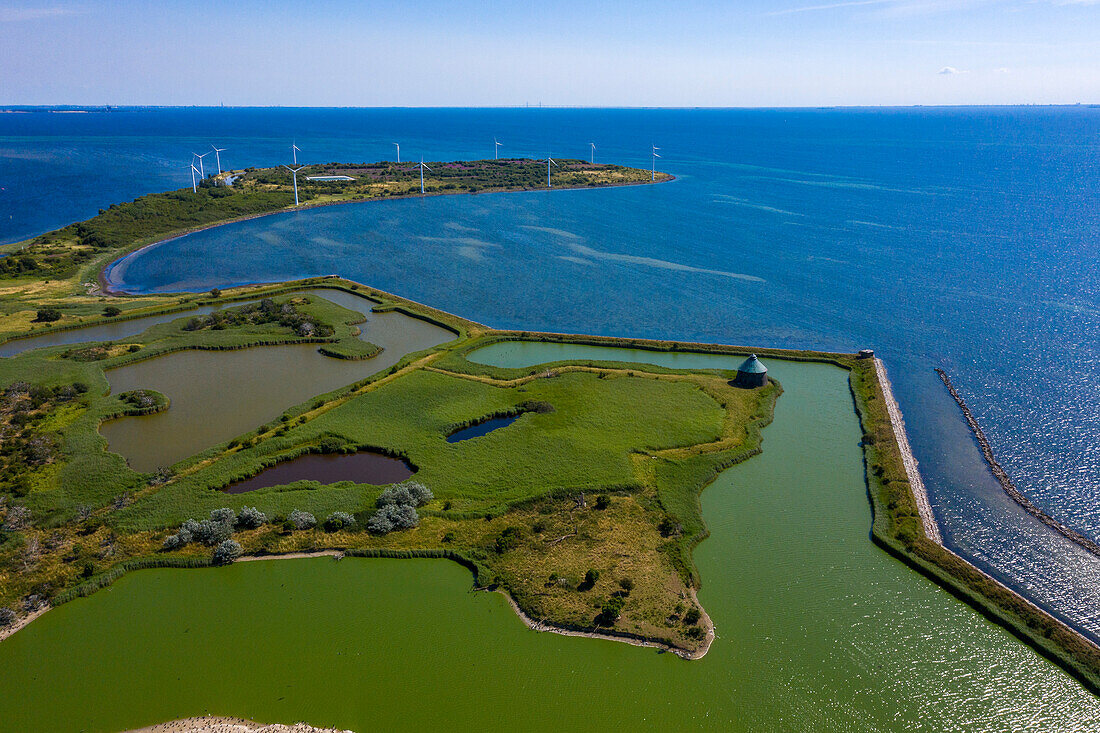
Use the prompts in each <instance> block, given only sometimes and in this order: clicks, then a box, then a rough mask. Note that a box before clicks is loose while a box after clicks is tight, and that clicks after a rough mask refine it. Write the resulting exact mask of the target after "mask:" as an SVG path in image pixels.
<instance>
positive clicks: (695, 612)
mask: <svg viewBox="0 0 1100 733" xmlns="http://www.w3.org/2000/svg"><path fill="white" fill-rule="evenodd" d="M699 617H700V613H699V609H698V608H689V609H688V610H687V613H685V614H684V623H685V624H687V625H688V626H694V625H695V624H697V623H699Z"/></svg>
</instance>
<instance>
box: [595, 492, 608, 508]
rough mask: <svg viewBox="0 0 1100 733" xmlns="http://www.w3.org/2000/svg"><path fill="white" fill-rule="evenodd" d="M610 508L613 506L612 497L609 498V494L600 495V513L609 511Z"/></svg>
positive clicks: (598, 497)
mask: <svg viewBox="0 0 1100 733" xmlns="http://www.w3.org/2000/svg"><path fill="white" fill-rule="evenodd" d="M609 506H611V497H610V496H608V495H607V494H600V495H599V496H597V497H596V508H597V509H599V510H600V511H603V510H604V509H607V508H608V507H609Z"/></svg>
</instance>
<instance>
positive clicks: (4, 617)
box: [0, 607, 16, 628]
mask: <svg viewBox="0 0 1100 733" xmlns="http://www.w3.org/2000/svg"><path fill="white" fill-rule="evenodd" d="M15 618H16V616H15V611H13V610H11V609H10V608H7V607H4V608H0V628H4V627H8V626H11V625H12V624H14V623H15Z"/></svg>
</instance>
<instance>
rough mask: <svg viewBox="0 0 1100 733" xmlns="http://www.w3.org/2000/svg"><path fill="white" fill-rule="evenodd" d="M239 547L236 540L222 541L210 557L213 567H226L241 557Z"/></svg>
mask: <svg viewBox="0 0 1100 733" xmlns="http://www.w3.org/2000/svg"><path fill="white" fill-rule="evenodd" d="M241 552H242V550H241V546H240V543H238V542H237V541H236V540H224V541H222V542H221V543H219V544H218V546H217V547H215V548H214V554H213V555H211V556H210V559H211V561H213V563H214V564H215V565H228V564H229V563H231V562H233V561H234V560H236V559H237V558H238V557H240V556H241Z"/></svg>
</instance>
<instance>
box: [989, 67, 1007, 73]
mask: <svg viewBox="0 0 1100 733" xmlns="http://www.w3.org/2000/svg"><path fill="white" fill-rule="evenodd" d="M993 71H994V72H995V73H997V74H1008V73H1009V72H1010V71H1011V70H1010V69H1009V68H1008V67H1007V66H1002V67H1001V68H999V69H994V70H993Z"/></svg>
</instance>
